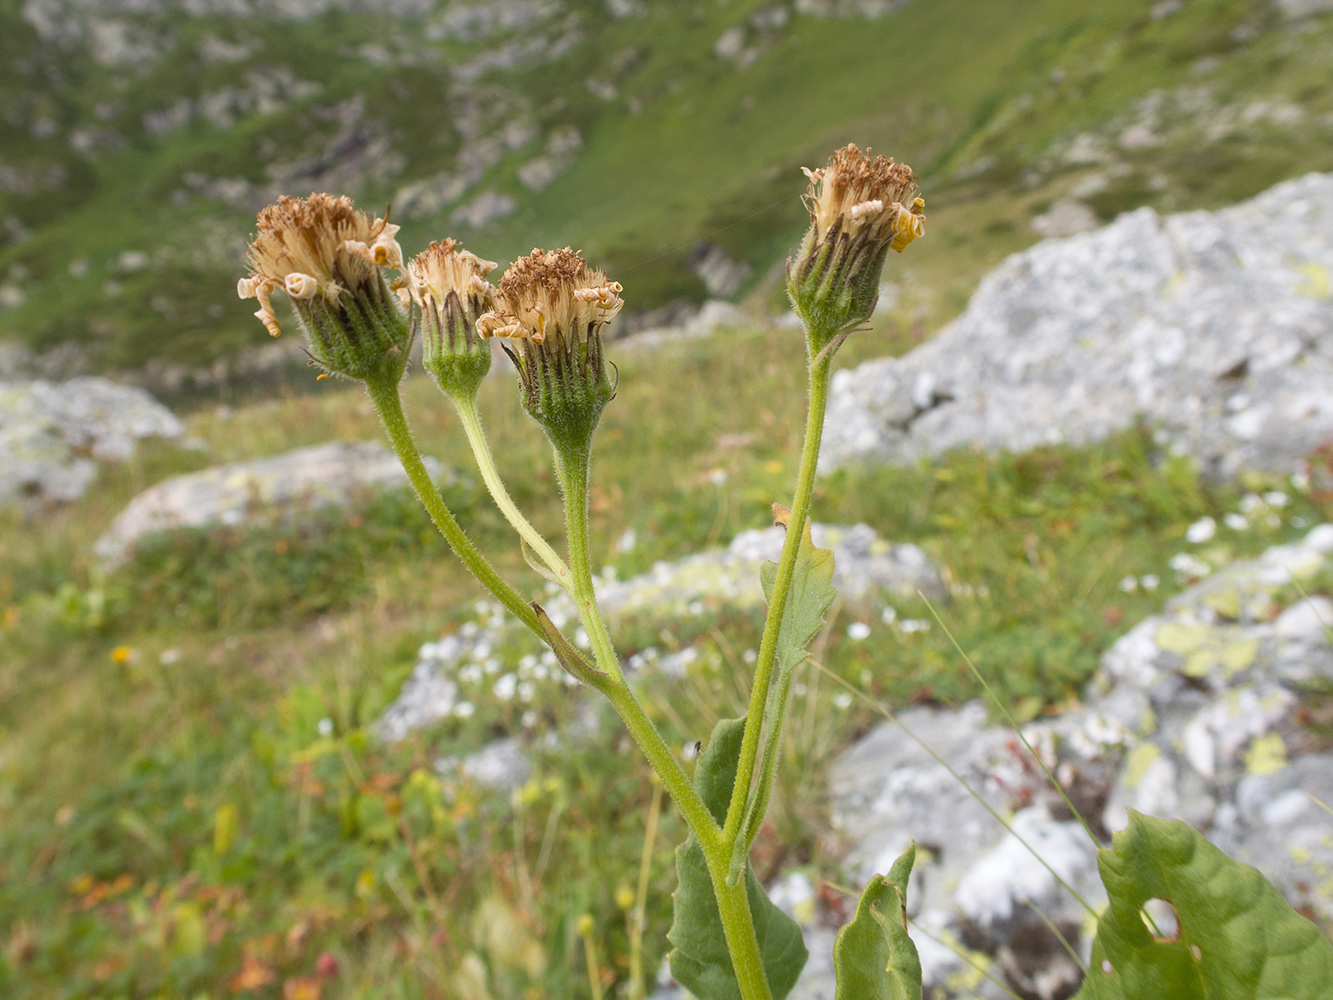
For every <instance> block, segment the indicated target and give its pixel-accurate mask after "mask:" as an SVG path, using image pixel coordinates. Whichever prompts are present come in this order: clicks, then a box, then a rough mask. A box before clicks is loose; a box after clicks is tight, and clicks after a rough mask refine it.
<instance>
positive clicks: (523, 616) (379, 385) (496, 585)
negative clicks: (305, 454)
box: [366, 378, 546, 642]
mask: <svg viewBox="0 0 1333 1000" xmlns="http://www.w3.org/2000/svg"><path fill="white" fill-rule="evenodd" d="M366 393H367V394H368V395H369V396H370V402H371V404H372V405H373V406H374V407H375V411H376V412H377V413H378V414H379V416H380V422H381V423H383V424H384V431H385V433H386V434H388V435H389V443H390V444H392V445H393V450H394V451H396V452H397V453H398V461H400V462H401V463H402V464H403V470H404V471H405V472H406V473H407V478H408V481H409V482H411V484H412V488H413V489H414V490H416V493H417V497H418V498H419V499H420V500H421V505H422V506H423V507H425V508H426V513H427V514H429V515H430V519H431V520H432V521H433V522H435V527H437V528H438V529H439V530H440V534H442V535H443V536H444V539H445V541H447V542H448V543H449V547H450V548H452V549H453V550H454V554H455V555H457V556H458V558H459V559H461V560H462V561H463V565H465V566H466V567H467V568H468V569H469V570H471V572H472V574H473V576H475V577H476V578H477V579H478V580H480V581H481V584H482V586H484V587H485V588H486V589H487V590H489V591H490V592H491V593H492V594H494V595H495V597H496V599H497V600H499V602H500V603H501V604H503V605H504V606H505V607H506V608H507V609H509V611H510V613H512V614H513V615H514V617H516V618H517V619H518V620H519V621H521V622H522V623H523V624H524V625H526V626H527V627H528V628H529V629H531V630H532V631H533V632H535V633H536V634H537V636H538V638H540V639H541V640H542V641H543V642H545V641H546V637H545V635H544V634H543V633H542V629H541V625H540V624H539V623H538V621H537V614H536V612H534V611H533V610H532V606H531V605H530V604H529V603H528V602H527V601H525V600H524V599H523V596H522V595H521V594H519V592H518V591H517V590H515V589H514V588H513V587H511V586H510V585H509V584H508V583H506V582H505V581H504V580H502V579H501V578H500V575H499V574H498V573H496V572H495V570H494V569H493V568H491V564H490V563H488V562H487V561H486V557H485V556H483V555H482V554H481V553H480V552H478V551H477V547H476V546H475V545H473V544H472V541H471V540H470V539H469V538H468V537H467V535H466V534H465V533H464V532H463V529H462V527H461V526H460V525H459V523H458V521H456V520H455V519H454V515H453V514H452V512H450V510H449V507H448V506H447V505H446V504H445V502H444V498H443V497H441V496H440V491H439V490H438V489H437V488H436V486H435V483H434V482H432V481H431V478H430V473H429V472H428V471H426V465H425V463H424V462H422V461H421V453H420V452H419V451H417V445H416V442H415V441H414V440H412V431H411V430H410V429H409V428H408V426H407V417H406V415H405V414H404V413H403V401H402V399H401V398H400V396H399V395H398V383H397V381H391V380H389V379H373V378H372V379H367V380H366Z"/></svg>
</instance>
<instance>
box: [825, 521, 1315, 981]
mask: <svg viewBox="0 0 1333 1000" xmlns="http://www.w3.org/2000/svg"><path fill="white" fill-rule="evenodd" d="M1331 555H1333V525H1322V526H1320V527H1318V528H1315V529H1314V530H1313V531H1311V532H1310V533H1309V535H1308V536H1307V537H1306V538H1305V539H1304V540H1303V541H1302V542H1300V543H1297V544H1292V545H1283V546H1277V547H1275V548H1272V549H1270V550H1268V551H1267V552H1266V553H1264V554H1263V556H1261V557H1260V558H1258V559H1255V560H1252V561H1248V562H1244V563H1238V564H1235V565H1233V566H1230V567H1228V568H1226V569H1224V570H1221V571H1219V572H1218V573H1216V574H1214V575H1213V576H1211V577H1209V578H1208V579H1205V580H1204V581H1202V582H1201V583H1199V584H1197V585H1195V586H1194V587H1192V588H1190V589H1189V590H1186V591H1184V592H1183V593H1181V594H1180V595H1179V596H1177V597H1176V598H1175V599H1173V600H1172V601H1171V602H1170V603H1169V604H1168V605H1167V607H1166V609H1165V610H1164V611H1163V612H1162V613H1161V614H1159V615H1154V616H1153V617H1151V618H1148V619H1146V620H1145V621H1143V622H1141V623H1140V624H1139V625H1137V626H1136V627H1134V628H1133V629H1131V630H1130V631H1129V633H1128V634H1126V635H1125V636H1124V637H1122V638H1121V639H1120V640H1119V641H1118V642H1117V643H1116V644H1115V645H1114V646H1112V647H1111V649H1109V650H1108V651H1107V652H1106V654H1105V655H1104V656H1103V658H1102V663H1101V669H1100V672H1099V674H1098V676H1097V678H1096V679H1095V680H1094V682H1093V683H1092V684H1091V685H1090V687H1089V690H1088V691H1087V692H1086V695H1085V704H1084V707H1082V708H1081V709H1078V710H1076V711H1074V712H1070V713H1068V714H1066V715H1064V716H1062V717H1060V718H1058V719H1055V720H1052V721H1050V722H1041V723H1034V724H1032V725H1030V726H1028V727H1027V728H1026V729H1025V730H1024V735H1025V736H1026V737H1027V739H1028V741H1029V742H1030V743H1031V744H1032V745H1033V746H1034V747H1035V748H1036V749H1037V752H1039V753H1041V754H1042V756H1043V759H1044V761H1045V762H1046V764H1047V766H1048V767H1049V768H1050V769H1051V771H1052V772H1053V773H1054V774H1056V775H1057V776H1058V777H1059V778H1060V780H1061V781H1062V783H1063V784H1064V785H1065V787H1066V789H1067V790H1068V792H1069V794H1070V797H1071V799H1072V800H1073V802H1074V803H1075V805H1076V806H1078V808H1079V810H1080V812H1081V813H1082V814H1083V815H1084V816H1085V817H1086V818H1087V820H1088V821H1089V822H1090V823H1091V825H1092V826H1093V829H1094V831H1096V832H1097V833H1098V834H1099V835H1101V836H1103V837H1105V835H1106V834H1107V833H1108V832H1109V831H1112V830H1116V829H1119V828H1121V827H1123V826H1124V825H1125V823H1126V822H1127V820H1128V815H1127V813H1126V811H1125V810H1126V807H1129V808H1134V809H1138V810H1140V811H1142V812H1145V813H1148V814H1150V815H1154V816H1160V817H1164V818H1172V819H1184V820H1186V821H1187V822H1189V823H1191V824H1193V825H1194V826H1195V827H1197V828H1198V829H1200V830H1202V831H1203V832H1204V833H1205V834H1207V835H1208V836H1209V837H1210V838H1211V839H1212V840H1213V841H1214V842H1215V843H1216V844H1217V845H1218V846H1219V847H1221V848H1222V849H1223V850H1225V851H1226V852H1227V853H1228V854H1230V855H1231V856H1232V857H1234V858H1236V859H1238V860H1240V861H1243V862H1246V863H1248V864H1252V865H1254V866H1256V867H1257V868H1259V869H1260V870H1261V871H1262V872H1263V873H1264V874H1265V875H1266V876H1267V877H1268V878H1269V879H1270V880H1271V881H1272V882H1273V883H1274V884H1275V885H1276V886H1277V887H1278V888H1279V889H1280V890H1281V891H1282V892H1283V893H1284V894H1285V895H1286V897H1287V899H1288V900H1289V901H1290V902H1291V904H1292V905H1293V906H1294V907H1296V908H1297V909H1298V910H1300V911H1301V912H1304V913H1307V914H1309V915H1310V916H1312V917H1314V918H1316V919H1318V920H1321V921H1323V922H1325V923H1326V924H1328V923H1333V814H1330V813H1328V812H1326V811H1324V810H1323V809H1321V808H1320V806H1319V805H1318V802H1316V799H1318V800H1320V801H1323V802H1329V801H1333V800H1331V799H1330V796H1333V752H1330V751H1331V750H1333V747H1329V746H1328V743H1327V737H1326V736H1323V737H1321V736H1320V734H1319V732H1318V731H1317V730H1312V729H1311V728H1309V726H1308V722H1309V719H1310V718H1311V717H1312V716H1314V717H1318V716H1319V713H1320V712H1322V711H1324V710H1325V709H1324V708H1321V707H1320V705H1322V704H1323V702H1321V701H1319V700H1318V699H1321V698H1323V699H1326V698H1327V691H1328V690H1329V686H1330V685H1333V646H1330V640H1329V632H1328V627H1329V626H1330V625H1333V602H1329V601H1328V600H1326V599H1324V598H1322V597H1315V598H1311V599H1309V600H1305V599H1301V598H1299V595H1298V591H1297V589H1296V587H1295V586H1294V584H1298V583H1300V582H1301V581H1308V580H1309V579H1311V578H1312V577H1313V576H1314V575H1315V574H1316V573H1318V572H1320V571H1321V570H1323V569H1324V568H1326V567H1327V566H1328V564H1329V559H1330V556H1331ZM1284 603H1285V605H1286V606H1285V607H1283V604H1284ZM1312 698H1313V699H1315V701H1314V702H1312V701H1311V699H1312ZM986 715H987V713H986V709H985V707H984V706H983V705H981V704H980V703H973V704H970V705H966V706H964V707H963V708H961V709H959V710H958V711H946V710H935V709H912V710H910V711H906V712H903V713H901V714H900V715H899V716H898V717H897V718H898V723H899V725H894V724H891V723H890V724H885V725H883V726H880V727H878V728H877V729H875V730H872V731H871V732H870V733H869V734H868V735H867V736H865V737H864V738H863V739H862V740H860V741H859V742H858V743H857V744H855V745H854V746H853V747H851V748H850V749H849V750H847V751H846V752H845V753H844V754H843V755H842V757H840V758H839V760H838V761H837V762H836V763H835V764H834V766H833V768H832V769H831V773H830V779H829V790H830V798H831V802H832V821H833V825H834V827H835V829H836V830H837V831H838V832H839V833H840V835H841V837H842V838H843V840H844V842H845V843H846V845H847V855H846V858H845V862H844V863H845V867H846V868H847V874H848V878H849V879H855V880H856V881H857V883H858V884H860V883H862V882H864V881H866V880H868V878H869V877H870V875H872V874H873V873H875V872H883V871H886V870H887V868H888V865H889V864H890V863H891V862H892V860H893V858H894V857H896V856H897V854H898V853H899V852H900V851H901V850H902V849H903V848H904V847H905V846H906V845H907V843H908V841H910V840H915V841H916V842H917V847H918V863H917V867H916V870H915V871H914V872H913V875H912V882H913V884H912V887H911V891H910V892H909V895H908V902H909V906H910V907H911V909H912V915H913V918H914V919H915V921H916V923H917V924H918V926H919V927H920V928H921V929H923V930H924V931H926V932H928V934H929V935H930V936H928V935H927V934H926V933H917V934H914V938H915V940H916V942H917V945H918V948H919V949H920V951H921V958H922V966H923V969H924V972H925V978H926V982H927V984H928V985H934V986H937V987H939V988H940V989H941V990H943V991H944V995H947V996H959V997H961V996H968V997H971V996H974V995H976V993H975V990H977V989H980V990H981V995H982V996H987V997H989V996H990V995H991V993H989V992H987V990H994V987H993V986H991V985H989V984H985V985H980V986H971V985H968V986H966V987H965V986H964V983H965V982H966V981H967V980H968V979H969V977H973V976H974V975H975V973H974V972H973V971H972V968H971V966H969V965H967V964H966V963H965V962H964V961H963V959H962V958H960V957H959V956H958V955H957V954H956V953H955V951H953V950H952V949H951V948H950V947H946V946H945V945H944V944H941V943H938V942H937V941H934V940H932V937H931V936H933V937H935V938H939V939H940V940H941V941H947V942H949V943H950V944H951V945H953V946H954V947H956V948H959V949H961V950H963V951H968V950H970V951H972V952H974V953H975V958H976V959H977V961H978V962H980V963H981V964H982V965H989V966H990V968H991V971H992V973H993V974H998V975H1001V976H1002V977H1004V978H1005V979H1007V981H1008V983H1009V985H1010V986H1011V987H1012V988H1013V989H1014V990H1015V991H1017V992H1019V993H1020V994H1021V995H1023V996H1029V997H1040V998H1042V1000H1057V998H1063V997H1067V996H1069V995H1070V994H1071V993H1072V992H1073V991H1074V989H1075V988H1076V987H1077V985H1078V979H1079V973H1078V968H1077V966H1076V965H1075V964H1074V963H1073V962H1072V960H1071V959H1070V958H1069V956H1068V955H1067V954H1066V953H1065V951H1064V948H1063V946H1062V945H1061V944H1060V942H1059V940H1058V938H1057V937H1056V936H1055V935H1054V934H1053V933H1051V931H1050V929H1049V927H1048V926H1047V924H1046V923H1045V921H1044V920H1043V919H1042V917H1043V916H1044V917H1046V918H1049V919H1050V920H1051V921H1052V922H1053V923H1054V924H1055V925H1056V926H1057V927H1059V928H1060V931H1061V933H1062V934H1064V935H1065V936H1066V937H1067V938H1068V939H1069V940H1070V941H1073V942H1076V944H1077V945H1079V946H1081V947H1082V949H1083V951H1084V956H1085V958H1086V953H1087V948H1088V946H1089V944H1090V941H1089V939H1088V935H1087V933H1086V925H1085V924H1084V914H1083V911H1082V907H1081V906H1079V905H1078V904H1077V903H1075V902H1074V901H1073V899H1072V898H1071V896H1070V895H1069V894H1068V892H1066V891H1065V890H1064V889H1063V888H1062V887H1061V886H1060V884H1059V882H1058V881H1057V879H1056V875H1057V874H1058V875H1059V876H1060V878H1062V879H1064V880H1065V881H1066V882H1067V883H1068V884H1069V885H1071V886H1073V887H1074V888H1075V889H1076V890H1077V891H1078V892H1079V893H1080V895H1082V896H1083V898H1084V899H1085V900H1087V901H1088V902H1089V903H1090V904H1091V905H1092V906H1093V907H1094V908H1096V906H1097V905H1098V901H1099V900H1104V898H1105V894H1104V891H1103V890H1102V888H1101V885H1100V883H1099V881H1098V879H1097V875H1096V857H1095V849H1094V845H1093V843H1092V841H1091V839H1090V838H1089V837H1088V836H1087V834H1086V833H1085V832H1084V830H1083V829H1082V827H1081V826H1080V825H1079V824H1078V823H1077V822H1076V821H1075V820H1074V818H1073V817H1072V815H1071V814H1070V813H1069V812H1068V809H1067V808H1066V807H1065V805H1064V803H1063V801H1062V800H1061V799H1060V798H1059V797H1058V796H1057V795H1056V794H1055V793H1054V791H1053V790H1052V789H1051V788H1050V786H1049V784H1048V782H1047V781H1046V779H1045V776H1044V775H1043V774H1042V772H1041V770H1040V768H1039V767H1038V766H1037V764H1036V762H1035V761H1034V760H1033V759H1032V757H1031V756H1030V755H1028V754H1027V752H1026V750H1025V749H1024V748H1023V746H1022V744H1021V743H1020V741H1019V740H1018V739H1017V736H1016V735H1015V734H1014V733H1013V732H1012V731H1011V730H1008V729H1005V728H1002V727H995V726H987V725H986ZM926 747H929V748H930V751H933V754H932V753H931V752H929V751H927V750H926V749H925V748H926ZM934 755H938V757H939V758H940V759H941V760H942V761H943V762H944V763H945V764H947V765H948V766H949V767H950V768H952V769H953V770H954V771H955V772H956V773H957V775H958V776H959V777H961V778H962V780H964V781H966V782H967V783H968V784H969V785H970V786H971V788H972V789H973V790H975V791H976V792H977V798H974V797H973V796H972V795H971V794H970V793H969V792H968V791H967V790H966V789H965V788H964V787H963V786H962V785H961V784H960V782H959V781H958V779H957V778H955V777H954V776H953V775H951V774H950V773H949V771H948V770H947V769H946V768H945V767H944V766H942V764H941V763H940V762H939V761H937V760H936V759H935V756H934ZM983 802H984V803H985V805H983V804H982V803H983ZM986 806H989V807H990V808H991V809H993V810H995V811H996V812H997V813H999V814H1000V815H1001V816H1004V817H1006V819H1007V820H1008V822H1009V825H1010V826H1011V828H1012V830H1013V832H1012V833H1007V832H1006V831H1005V830H1004V828H1003V827H1002V826H1001V825H1000V823H999V822H998V821H997V820H996V819H995V818H994V817H993V816H992V815H990V813H989V812H988V811H987V808H986ZM1024 842H1026V843H1027V844H1028V845H1031V847H1032V848H1033V849H1034V850H1035V854H1038V855H1040V859H1038V858H1037V857H1036V856H1035V855H1034V853H1033V851H1030V850H1029V849H1028V848H1027V847H1025V846H1024ZM923 849H924V850H923ZM1048 866H1049V867H1048ZM1034 908H1035V909H1034ZM1036 911H1040V914H1041V915H1040V916H1039V915H1038V913H1037V912H1036ZM994 995H995V996H997V997H998V996H1002V995H1003V994H1001V993H999V992H998V991H997V992H995V994H994Z"/></svg>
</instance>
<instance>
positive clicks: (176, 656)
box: [157, 649, 181, 667]
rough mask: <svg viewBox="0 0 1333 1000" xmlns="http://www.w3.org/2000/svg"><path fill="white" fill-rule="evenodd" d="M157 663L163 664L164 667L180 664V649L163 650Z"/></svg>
mask: <svg viewBox="0 0 1333 1000" xmlns="http://www.w3.org/2000/svg"><path fill="white" fill-rule="evenodd" d="M157 661H158V662H159V663H161V664H162V666H164V667H169V666H171V665H172V664H175V663H180V661H181V651H180V650H179V649H164V650H162V653H161V655H160V656H158V658H157Z"/></svg>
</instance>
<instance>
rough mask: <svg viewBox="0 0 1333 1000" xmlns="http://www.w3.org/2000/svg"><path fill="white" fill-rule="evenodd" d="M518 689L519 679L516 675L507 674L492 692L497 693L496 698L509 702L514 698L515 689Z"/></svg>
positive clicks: (497, 682) (496, 683)
mask: <svg viewBox="0 0 1333 1000" xmlns="http://www.w3.org/2000/svg"><path fill="white" fill-rule="evenodd" d="M517 687H518V677H517V676H516V675H515V674H505V675H504V676H503V677H501V678H500V679H499V680H498V681H496V682H495V687H494V688H492V690H493V691H494V692H495V697H497V698H499V699H500V700H501V701H508V700H509V699H510V698H512V697H514V689H515V688H517Z"/></svg>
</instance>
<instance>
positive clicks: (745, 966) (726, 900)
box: [704, 845, 773, 1000]
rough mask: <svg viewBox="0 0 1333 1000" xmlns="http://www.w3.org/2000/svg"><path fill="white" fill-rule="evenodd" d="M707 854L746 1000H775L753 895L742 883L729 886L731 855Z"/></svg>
mask: <svg viewBox="0 0 1333 1000" xmlns="http://www.w3.org/2000/svg"><path fill="white" fill-rule="evenodd" d="M719 846H722V850H721V852H717V851H714V852H709V851H708V850H707V849H706V848H705V850H704V858H705V859H706V860H707V862H708V874H709V876H710V877H711V878H712V880H713V893H714V895H716V896H717V910H718V913H719V914H720V915H721V917H722V931H723V933H724V934H725V935H726V938H727V951H729V952H730V953H731V967H732V969H733V970H735V972H736V982H737V984H738V985H739V986H740V988H741V998H742V1000H772V997H773V993H772V991H771V990H769V988H768V976H767V974H766V973H765V972H764V958H763V955H761V954H760V952H759V937H758V935H757V934H755V930H754V916H753V915H752V914H751V913H750V894H749V892H748V891H747V889H746V882H745V880H744V879H742V880H741V881H740V882H739V883H737V884H736V885H728V884H727V865H728V862H729V860H730V859H729V858H728V856H727V855H728V854H729V853H730V852H728V851H727V850H726V848H725V846H723V845H719Z"/></svg>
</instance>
